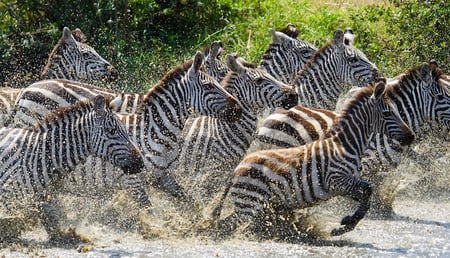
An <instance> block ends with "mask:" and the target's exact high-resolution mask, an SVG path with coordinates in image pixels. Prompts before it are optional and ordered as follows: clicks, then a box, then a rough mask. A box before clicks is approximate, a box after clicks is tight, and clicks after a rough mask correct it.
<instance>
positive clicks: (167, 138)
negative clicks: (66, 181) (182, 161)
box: [18, 52, 241, 207]
mask: <svg viewBox="0 0 450 258" xmlns="http://www.w3.org/2000/svg"><path fill="white" fill-rule="evenodd" d="M203 60H204V56H203V54H202V53H201V52H198V53H197V54H196V55H195V56H194V59H192V60H189V61H187V62H185V63H183V64H182V65H180V66H179V67H177V68H175V69H173V70H171V71H169V72H167V73H166V75H164V76H163V78H161V79H160V81H159V82H158V83H157V84H156V85H155V86H153V87H152V88H151V89H150V90H149V91H148V92H147V93H146V94H144V95H142V96H141V97H140V99H141V100H140V105H139V107H138V108H137V110H136V112H135V113H134V114H133V115H131V116H124V118H123V119H127V120H126V121H124V122H126V124H127V129H128V132H129V134H130V137H131V138H132V139H133V141H134V142H135V143H136V144H137V145H138V147H139V148H140V150H141V151H142V152H143V154H144V155H145V160H144V162H145V166H146V171H147V172H148V174H149V177H150V181H151V182H152V184H153V185H154V186H156V187H159V188H162V189H163V190H165V191H168V192H169V193H171V194H172V195H175V196H178V197H181V196H183V197H184V194H183V192H182V190H181V189H180V187H179V186H178V184H177V183H176V182H175V181H174V180H173V179H172V177H171V174H169V172H167V171H168V170H169V168H172V167H175V166H176V159H177V157H178V151H179V149H178V136H179V135H180V133H181V131H182V129H183V127H184V124H185V122H186V120H187V119H188V118H189V117H192V113H193V112H195V113H200V114H203V115H208V116H214V117H218V118H220V119H226V120H230V121H234V120H236V119H237V118H238V117H239V116H240V113H241V111H240V107H239V105H238V101H237V100H236V99H235V98H234V97H233V96H231V95H230V94H229V93H228V92H226V91H225V90H224V89H223V88H222V87H221V86H220V85H219V84H218V83H217V81H216V80H214V79H213V78H211V77H210V76H208V75H207V74H206V73H204V72H203V71H202V66H203ZM37 84H39V85H37ZM84 86H85V84H80V83H75V82H71V81H43V82H39V83H36V84H35V87H33V89H34V90H32V91H29V92H28V93H29V95H27V97H26V99H19V100H18V103H19V105H21V108H24V111H27V110H28V112H31V113H32V112H38V110H39V109H42V108H41V106H42V105H44V104H45V105H46V108H47V109H48V111H49V110H52V109H54V108H55V107H54V106H57V105H68V104H71V103H72V102H74V101H75V100H76V97H82V96H83V95H82V94H81V92H89V90H90V89H91V88H90V87H87V88H84ZM65 88H68V89H72V88H76V89H77V91H76V94H74V92H73V91H71V90H68V91H67V92H71V93H72V95H71V96H70V97H69V95H60V94H61V91H60V89H65ZM53 89H55V90H53ZM22 95H24V94H22ZM24 98H25V96H24ZM61 99H63V100H64V101H61ZM22 100H26V101H25V102H23V101H22ZM52 100H57V102H54V101H52ZM58 101H59V102H58ZM41 103H42V104H41ZM50 103H56V104H55V105H54V106H53V105H51V104H50ZM25 104H27V105H26V106H25ZM48 111H46V112H48ZM94 168H101V169H102V170H101V172H98V175H96V178H89V177H85V176H83V175H94V173H91V172H90V171H91V170H92V169H94ZM113 171H115V170H114V168H113V167H112V166H111V165H109V164H106V163H105V162H103V161H101V160H98V159H97V160H95V159H93V158H89V160H88V162H86V163H84V164H83V165H79V166H77V169H76V173H74V174H73V176H72V178H71V181H72V182H73V183H72V184H70V185H68V186H67V187H66V188H67V189H68V190H69V191H71V192H74V191H76V192H79V188H88V189H92V190H105V189H110V188H111V189H112V191H116V190H117V189H116V187H115V185H116V184H117V182H116V181H114V178H115V177H113V178H111V177H110V176H109V175H111V173H115V172H113ZM115 174H116V175H120V173H115ZM124 180H125V181H126V182H124V185H125V187H126V188H127V190H128V191H129V192H130V193H131V194H132V196H133V198H134V199H135V200H136V201H137V202H138V203H139V204H140V205H141V206H143V207H148V206H149V205H150V202H149V200H148V196H147V194H146V191H145V186H146V184H147V179H146V178H134V177H130V178H127V179H124ZM96 183H100V184H96ZM74 187H75V188H76V190H71V188H74Z"/></svg>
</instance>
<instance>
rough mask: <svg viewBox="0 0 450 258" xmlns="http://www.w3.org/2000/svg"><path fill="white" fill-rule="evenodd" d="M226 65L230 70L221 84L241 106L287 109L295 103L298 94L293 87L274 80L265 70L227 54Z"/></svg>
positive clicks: (256, 108)
mask: <svg viewBox="0 0 450 258" xmlns="http://www.w3.org/2000/svg"><path fill="white" fill-rule="evenodd" d="M241 62H243V63H241ZM227 65H228V67H230V69H231V72H229V73H228V74H227V76H226V77H225V79H224V81H223V83H222V86H223V88H224V89H226V90H227V91H228V92H230V93H231V94H232V95H233V96H236V97H237V98H238V100H239V101H240V102H241V104H242V105H243V106H249V107H250V109H252V110H255V111H257V110H261V109H262V108H265V107H269V108H270V107H284V108H287V109H288V108H291V107H293V106H295V105H297V103H298V96H297V93H296V92H295V90H294V89H293V87H292V86H289V85H287V84H285V83H282V82H280V81H278V80H276V79H275V78H273V77H272V76H271V75H270V74H269V73H267V72H266V71H264V70H262V69H259V68H256V67H255V66H253V65H252V64H249V63H247V62H245V61H243V60H240V61H238V58H236V57H235V56H234V55H227Z"/></svg>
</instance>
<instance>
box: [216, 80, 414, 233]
mask: <svg viewBox="0 0 450 258" xmlns="http://www.w3.org/2000/svg"><path fill="white" fill-rule="evenodd" d="M384 89H385V81H383V80H381V81H379V82H377V83H376V84H375V86H374V87H372V86H367V87H363V88H360V89H358V91H357V93H356V94H355V95H354V96H353V97H352V99H351V100H350V101H349V102H347V104H346V106H345V108H344V109H343V111H342V113H341V115H340V117H339V119H338V121H337V123H336V126H335V127H334V128H333V133H332V134H330V137H329V138H326V139H324V140H318V141H315V142H312V143H310V144H308V145H303V146H300V147H296V148H289V149H277V150H266V151H258V152H254V153H251V154H249V155H247V156H246V157H245V158H244V159H243V160H242V161H241V162H240V164H239V165H238V166H237V167H236V169H235V171H234V175H233V177H232V180H230V184H229V185H228V188H227V189H226V191H225V192H224V195H223V196H222V200H221V203H220V204H219V205H218V206H217V207H216V209H215V210H214V211H213V216H214V218H216V219H217V218H218V216H219V215H220V210H221V209H222V203H223V201H224V199H225V197H226V195H227V194H228V193H229V194H230V196H231V199H232V202H233V204H234V211H233V213H232V214H231V215H229V216H228V217H226V218H225V219H223V220H220V221H219V222H218V227H219V229H220V230H221V231H223V230H226V229H229V228H230V229H231V230H234V229H235V228H236V226H237V223H238V222H241V221H250V220H253V219H256V220H257V219H261V218H263V215H266V214H267V213H268V211H269V210H270V209H273V210H274V211H275V212H276V213H281V214H283V213H288V214H289V213H291V212H292V211H294V210H295V209H301V208H305V207H308V206H311V205H314V204H316V203H317V202H319V201H323V200H327V199H330V198H331V197H334V196H338V195H341V196H347V197H350V198H352V199H354V200H356V201H358V202H359V207H358V209H357V210H356V212H355V213H354V214H353V215H351V216H347V217H344V218H343V219H342V221H341V224H342V225H343V227H340V228H336V229H333V230H332V232H331V235H333V236H336V235H342V234H344V233H346V232H348V231H351V230H353V228H354V227H355V226H356V225H357V224H358V222H359V221H360V220H361V219H362V218H363V217H364V216H365V214H366V212H367V210H368V209H369V198H370V195H371V191H372V190H371V186H370V184H369V183H367V182H366V181H362V180H360V179H359V172H360V164H361V155H362V154H363V151H364V149H365V148H366V147H367V144H368V143H369V140H370V138H371V137H372V135H373V134H374V133H375V132H377V131H378V130H381V129H383V128H386V129H385V133H387V134H389V135H390V136H391V137H393V138H395V139H397V140H399V141H400V142H401V143H404V144H406V143H409V142H410V141H411V140H412V139H413V135H412V133H411V131H410V129H409V128H408V127H407V126H406V124H405V123H404V122H403V121H402V120H401V119H400V117H399V116H398V113H397V112H396V111H395V110H394V109H393V107H392V104H391V103H390V102H389V101H387V100H386V99H385V92H384ZM393 129H399V130H393Z"/></svg>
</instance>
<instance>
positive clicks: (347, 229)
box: [330, 225, 355, 236]
mask: <svg viewBox="0 0 450 258" xmlns="http://www.w3.org/2000/svg"><path fill="white" fill-rule="evenodd" d="M354 228H355V225H354V226H345V227H342V228H335V229H333V230H331V233H330V235H331V236H340V235H343V234H345V233H347V232H350V231H352V230H353V229H354Z"/></svg>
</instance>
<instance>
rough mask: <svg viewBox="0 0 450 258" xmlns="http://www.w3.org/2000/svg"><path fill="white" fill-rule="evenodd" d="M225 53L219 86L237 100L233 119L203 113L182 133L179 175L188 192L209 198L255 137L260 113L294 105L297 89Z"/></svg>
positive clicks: (188, 123) (200, 199)
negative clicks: (224, 69)
mask: <svg viewBox="0 0 450 258" xmlns="http://www.w3.org/2000/svg"><path fill="white" fill-rule="evenodd" d="M238 60H239V58H236V57H235V56H233V55H227V65H228V67H229V68H230V69H231V72H229V73H228V74H227V75H226V76H225V78H224V80H223V81H222V83H221V84H222V87H223V88H224V89H225V90H227V91H228V92H229V93H231V94H232V95H233V96H234V97H236V98H237V99H238V100H239V104H240V107H241V109H242V116H241V118H240V119H238V120H237V121H229V120H224V119H218V118H212V117H207V116H202V117H198V118H191V119H189V120H188V121H187V122H186V124H185V126H184V129H183V133H182V134H181V137H180V139H181V140H180V143H181V144H180V148H181V150H182V151H181V152H180V153H179V157H178V159H179V161H178V167H177V170H176V172H175V173H176V175H177V181H178V182H181V183H182V184H183V186H185V187H184V188H185V189H186V190H187V191H190V194H189V195H190V196H194V198H195V199H196V200H197V201H199V203H207V202H208V201H209V200H210V199H211V198H212V197H213V196H214V195H215V194H217V190H218V189H220V188H222V187H223V186H224V185H225V183H226V182H225V178H226V177H227V175H229V174H230V173H231V172H232V171H233V168H234V167H235V166H236V165H237V164H238V163H239V161H240V160H241V159H242V157H243V156H244V154H245V152H246V151H247V148H248V147H249V146H250V143H251V142H252V141H253V138H254V135H255V131H256V128H257V124H258V119H259V116H260V114H261V113H262V112H263V111H264V110H265V109H267V108H274V107H284V108H286V107H292V106H293V105H295V104H296V103H297V101H298V100H297V95H296V94H295V92H294V90H293V89H292V87H290V86H288V85H287V84H284V83H282V82H280V81H278V80H276V79H275V78H273V77H272V76H271V75H269V74H268V73H267V72H265V71H264V70H261V69H259V68H256V67H255V66H253V65H251V64H248V63H240V62H239V61H238Z"/></svg>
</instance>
